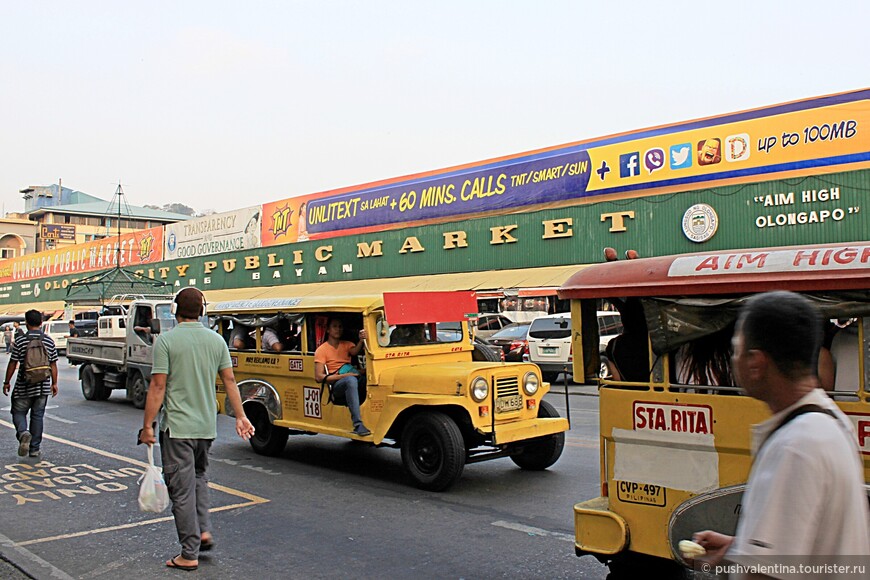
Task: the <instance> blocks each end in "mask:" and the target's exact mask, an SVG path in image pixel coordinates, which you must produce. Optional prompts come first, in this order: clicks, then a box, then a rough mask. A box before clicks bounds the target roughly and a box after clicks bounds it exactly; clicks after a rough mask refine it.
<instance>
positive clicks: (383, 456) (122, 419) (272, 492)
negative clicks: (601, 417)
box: [0, 354, 607, 580]
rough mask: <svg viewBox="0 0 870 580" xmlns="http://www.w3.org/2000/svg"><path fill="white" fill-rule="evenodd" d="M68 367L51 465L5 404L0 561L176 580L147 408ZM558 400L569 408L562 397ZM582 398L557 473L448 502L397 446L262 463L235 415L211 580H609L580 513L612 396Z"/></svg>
mask: <svg viewBox="0 0 870 580" xmlns="http://www.w3.org/2000/svg"><path fill="white" fill-rule="evenodd" d="M6 361H7V355H5V354H0V365H2V366H3V368H5V366H6ZM59 368H60V369H61V380H60V386H61V392H60V394H59V395H58V397H57V398H55V399H52V400H51V401H50V402H49V408H48V411H47V417H46V425H45V426H46V434H47V435H46V440H45V441H44V443H43V456H42V457H41V458H40V459H39V461H37V460H34V459H29V458H28V459H22V458H19V457H18V456H17V455H16V449H17V446H16V443H15V438H14V431H13V429H12V424H11V417H10V415H9V414H8V413H9V411H8V408H9V399H8V398H6V399H4V400H2V401H0V408H2V413H0V458H2V459H3V461H2V465H3V467H2V471H0V554H2V556H3V557H5V558H8V559H9V560H11V561H12V562H14V563H16V564H19V565H21V566H22V567H23V568H24V569H25V571H26V572H28V573H29V574H31V575H32V576H33V577H36V578H122V577H125V576H130V575H132V574H136V575H137V576H143V575H144V576H146V577H149V578H164V577H165V578H171V577H177V576H178V574H179V572H178V571H174V570H168V569H166V568H165V567H164V561H165V560H166V559H168V558H170V557H172V556H173V555H175V554H177V553H178V552H179V547H178V543H177V539H176V536H175V529H174V526H173V523H172V518H171V515H170V513H169V512H168V511H167V512H166V513H163V514H148V513H143V512H140V511H139V510H138V506H137V501H136V494H137V492H138V484H137V479H138V474H139V473H140V472H141V471H142V466H143V465H144V460H145V448H143V447H137V446H136V445H135V440H136V433H137V431H138V429H139V427H140V426H141V416H142V415H141V413H142V412H141V411H139V410H137V409H135V408H133V406H132V404H131V403H129V402H128V401H126V400H125V399H124V397H123V393H122V392H120V391H116V392H115V393H114V394H113V396H112V397H111V398H110V399H109V400H108V401H105V402H93V401H86V400H85V399H84V398H83V397H82V394H81V390H80V387H79V383H78V380H77V377H76V369H75V368H74V367H70V366H68V365H67V363H66V360H65V359H61V362H60V364H59ZM548 400H549V401H550V402H551V403H553V404H554V405H555V406H556V408H557V409H558V410H559V412H560V413H561V414H563V415H564V412H565V397H564V396H563V395H555V394H551V395H548ZM570 403H571V418H572V429H571V431H570V433H569V434H568V438H567V444H566V447H565V452H564V454H563V455H562V458H561V459H560V461H559V462H558V463H557V464H556V465H554V466H553V467H552V468H550V469H549V470H547V471H544V472H525V471H522V470H520V469H519V468H517V467H516V466H515V465H514V464H513V463H512V462H511V461H510V460H509V459H500V460H496V461H490V462H485V463H479V464H473V465H468V466H466V469H465V472H464V474H463V476H462V479H461V480H460V481H459V482H458V483H457V485H455V486H454V487H453V488H451V489H450V490H448V491H447V492H443V493H430V492H424V491H420V490H418V489H416V488H414V487H412V486H411V485H410V484H409V482H408V481H407V479H406V478H405V475H404V473H403V472H402V467H401V458H400V454H399V451H398V450H396V449H388V448H374V447H370V446H366V445H365V444H360V443H355V442H349V441H345V440H343V439H338V438H330V437H327V436H298V437H291V439H290V442H289V443H288V445H287V448H286V449H285V451H284V453H283V455H282V456H281V457H275V458H271V457H262V456H259V455H256V454H255V453H253V451H252V450H251V448H250V446H249V445H248V444H247V443H245V442H243V441H242V440H240V439H238V437H236V436H235V434H234V432H233V424H232V421H230V420H229V419H228V418H226V417H220V418H219V421H218V439H217V441H216V442H215V444H214V445H213V447H212V453H211V465H210V468H209V473H210V480H211V483H212V490H211V502H212V511H213V514H212V518H213V527H214V534H215V538H216V542H217V547H216V549H215V550H214V551H213V552H210V553H209V554H203V555H202V557H201V559H200V569H199V571H198V572H197V573H196V577H199V578H231V577H250V576H255V577H259V578H306V579H308V578H354V579H357V578H378V579H382V578H399V579H402V578H414V579H415V580H421V579H426V578H439V579H441V578H467V579H489V578H524V579H525V578H548V579H549V578H604V577H605V576H606V573H607V569H606V568H605V567H604V566H603V565H601V564H600V563H598V562H597V561H596V560H595V559H594V558H591V557H584V558H577V557H576V556H575V555H574V547H573V514H572V505H573V504H574V503H575V502H576V501H578V500H581V499H587V498H589V497H593V496H595V495H597V494H598V442H597V441H598V440H597V430H598V415H597V407H598V398H597V397H589V396H576V395H573V396H571V397H570ZM4 442H5V443H4ZM3 566H4V564H3V562H2V561H0V576H2V577H4V578H5V577H7V575H6V573H4V570H5V568H4V567H3ZM12 573H13V571H12V569H9V571H8V574H12Z"/></svg>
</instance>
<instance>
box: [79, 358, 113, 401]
mask: <svg viewBox="0 0 870 580" xmlns="http://www.w3.org/2000/svg"><path fill="white" fill-rule="evenodd" d="M111 394H112V390H111V389H107V388H106V387H105V386H104V385H103V375H99V374H97V373H95V372H94V369H93V367H92V366H91V365H85V366H84V367H83V368H82V395H84V397H85V399H87V400H88V401H105V400H106V399H108V398H109V395H111Z"/></svg>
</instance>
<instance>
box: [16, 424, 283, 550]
mask: <svg viewBox="0 0 870 580" xmlns="http://www.w3.org/2000/svg"><path fill="white" fill-rule="evenodd" d="M0 425H3V426H4V427H9V428H11V429H14V428H15V426H14V425H12V424H11V423H9V422H7V421H3V420H0ZM42 437H43V439H49V440H51V441H56V442H58V443H63V444H64V445H69V446H70V447H76V448H77V449H82V450H84V451H88V452H89V453H94V454H96V455H102V456H103V457H108V458H110V459H117V460H118V461H123V462H125V463H130V464H132V465H137V466H139V467H147V466H148V464H147V463H145V462H144V461H139V460H137V459H133V458H131V457H125V456H123V455H118V454H116V453H111V452H109V451H103V450H102V449H97V448H95V447H90V446H88V445H84V444H82V443H76V442H75V441H70V440H68V439H62V438H60V437H56V436H54V435H47V434H46V435H43V436H42ZM208 486H209V487H210V488H211V489H213V490H215V491H220V492H223V493H226V494H228V495H232V496H235V497H238V498H241V499H243V500H246V501H244V502H242V503H235V504H231V505H225V506H221V507H216V508H211V509H209V510H208V511H209V512H211V513H215V512H222V511H227V510H231V509H236V508H242V507H249V506H253V505H258V504H262V503H268V502H269V501H270V500H268V499H266V498H264V497H259V496H256V495H253V494H250V493H246V492H244V491H240V490H238V489H232V488H230V487H226V486H224V485H218V484H216V483H212V482H209V484H208ZM169 521H172V516H164V517H160V518H154V519H150V520H145V521H142V522H133V523H129V524H122V525H119V526H109V527H106V528H99V529H96V530H85V531H82V532H75V533H71V534H61V535H58V536H49V537H47V538H38V539H35V540H27V541H25V542H15V545H16V546H29V545H31V544H41V543H43V542H53V541H55V540H66V539H70V538H79V537H81V536H89V535H91V534H101V533H104V532H114V531H117V530H125V529H129V528H135V527H139V526H148V525H151V524H157V523H162V522H169Z"/></svg>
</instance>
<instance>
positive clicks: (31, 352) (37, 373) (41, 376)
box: [22, 332, 51, 385]
mask: <svg viewBox="0 0 870 580" xmlns="http://www.w3.org/2000/svg"><path fill="white" fill-rule="evenodd" d="M42 336H43V335H42V333H41V332H40V333H39V336H37V337H36V338H31V339H30V341H29V342H28V343H27V346H26V347H25V351H24V362H23V363H22V367H23V372H24V382H26V383H27V384H28V385H38V384H40V383H42V382H44V381H45V380H46V379H48V378H49V377H50V376H51V363H50V361H49V360H48V350H46V348H45V344H44V343H43V342H42Z"/></svg>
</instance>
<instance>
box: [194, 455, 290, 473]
mask: <svg viewBox="0 0 870 580" xmlns="http://www.w3.org/2000/svg"><path fill="white" fill-rule="evenodd" d="M208 460H209V461H212V462H214V461H217V462H218V463H226V464H227V465H234V466H236V467H241V468H243V469H250V470H251V471H256V472H257V473H262V474H264V475H283V474H282V473H281V472H280V471H272V470H271V469H266V468H265V467H260V466H259V465H242V464H241V463H240V462H238V461H235V460H234V459H216V458H214V457H209V458H208Z"/></svg>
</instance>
